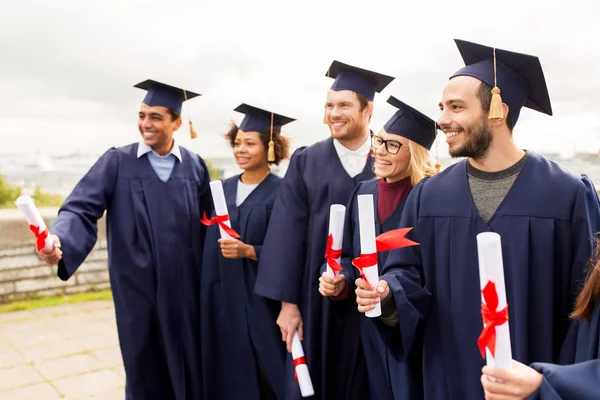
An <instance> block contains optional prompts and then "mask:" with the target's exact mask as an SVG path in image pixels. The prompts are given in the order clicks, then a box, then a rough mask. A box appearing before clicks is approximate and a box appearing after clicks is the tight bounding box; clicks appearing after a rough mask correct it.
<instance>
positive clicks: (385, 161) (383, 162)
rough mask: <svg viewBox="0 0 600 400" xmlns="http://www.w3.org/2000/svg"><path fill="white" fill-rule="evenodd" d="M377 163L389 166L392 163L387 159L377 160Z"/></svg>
mask: <svg viewBox="0 0 600 400" xmlns="http://www.w3.org/2000/svg"><path fill="white" fill-rule="evenodd" d="M377 165H381V166H383V167H389V166H391V165H392V163H391V162H390V161H387V160H377Z"/></svg>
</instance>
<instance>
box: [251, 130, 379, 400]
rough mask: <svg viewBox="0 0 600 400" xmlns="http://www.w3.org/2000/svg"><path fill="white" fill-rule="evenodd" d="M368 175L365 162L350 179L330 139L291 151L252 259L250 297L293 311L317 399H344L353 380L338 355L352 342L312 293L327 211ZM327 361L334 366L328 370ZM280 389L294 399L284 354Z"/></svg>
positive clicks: (316, 285)
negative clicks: (262, 238)
mask: <svg viewBox="0 0 600 400" xmlns="http://www.w3.org/2000/svg"><path fill="white" fill-rule="evenodd" d="M373 176H374V175H373V171H372V160H371V159H370V158H369V159H368V160H367V162H366V163H365V168H364V169H363V171H362V172H361V173H360V174H358V175H357V176H355V177H353V178H352V177H350V176H349V175H348V173H347V172H346V170H345V169H344V167H343V165H342V163H341V161H340V159H339V157H338V155H337V152H336V150H335V147H334V144H333V139H332V138H328V139H325V140H322V141H320V142H317V143H315V144H313V145H312V146H309V147H302V148H300V149H298V150H296V151H295V152H294V154H293V155H292V158H291V160H290V165H289V167H288V170H287V172H286V175H285V177H284V178H283V181H282V184H281V188H280V189H279V193H278V195H277V198H276V200H275V205H274V207H273V215H272V218H271V223H270V224H269V228H268V230H267V235H266V238H265V242H264V246H263V249H264V251H265V253H266V254H268V256H264V257H262V258H261V259H260V260H259V265H258V276H257V279H256V287H255V293H256V294H258V295H260V296H264V297H268V298H270V299H274V300H278V301H285V302H289V303H294V304H297V305H298V307H299V309H300V312H301V314H302V321H303V324H304V325H303V326H304V341H303V343H302V345H303V348H304V352H305V355H306V359H307V364H308V368H309V371H310V374H311V379H312V383H313V386H314V389H315V396H314V398H317V399H335V398H345V399H350V397H348V396H345V395H344V393H350V392H351V391H350V390H349V389H348V388H349V386H350V385H351V384H353V383H354V381H351V380H349V379H348V377H349V376H351V372H349V371H351V370H352V369H353V368H354V366H352V365H351V360H350V361H348V362H346V360H345V359H344V358H343V357H344V356H345V354H346V353H345V351H343V349H345V346H346V341H347V340H350V342H352V341H353V339H352V336H354V333H352V332H349V331H348V330H345V325H344V323H345V321H344V320H342V319H340V318H337V317H335V316H334V317H332V313H331V306H330V305H329V302H328V301H325V300H324V299H323V297H322V296H321V294H320V293H319V276H320V269H321V265H322V264H323V260H324V257H325V247H326V244H327V234H328V215H329V207H330V205H331V204H346V203H347V202H348V200H349V198H350V196H351V194H352V191H353V190H354V188H355V187H356V185H357V184H358V183H359V182H361V181H364V180H367V179H371V178H373ZM346 336H349V337H346ZM325 351H326V354H327V357H325V356H324V355H325ZM329 360H333V361H334V365H332V366H331V368H329V367H328V363H330V361H329ZM286 385H287V388H286V393H287V394H286V396H287V397H286V398H289V399H293V398H300V389H299V387H298V383H297V382H296V380H295V378H294V367H293V363H292V357H291V354H288V355H287V360H286ZM336 396H342V397H336Z"/></svg>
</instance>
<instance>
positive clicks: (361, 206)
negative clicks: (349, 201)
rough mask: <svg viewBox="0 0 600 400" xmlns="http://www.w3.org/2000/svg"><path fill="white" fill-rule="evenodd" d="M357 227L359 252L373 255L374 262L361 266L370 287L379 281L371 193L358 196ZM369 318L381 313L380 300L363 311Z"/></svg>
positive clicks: (374, 286)
mask: <svg viewBox="0 0 600 400" xmlns="http://www.w3.org/2000/svg"><path fill="white" fill-rule="evenodd" d="M358 227H359V229H360V254H361V257H363V256H367V257H368V256H373V255H375V256H373V257H372V258H373V261H374V263H373V264H372V265H369V266H365V267H363V268H362V272H363V274H364V275H365V278H366V279H367V281H368V282H369V284H370V285H371V288H372V289H375V288H376V287H377V284H378V283H379V269H378V267H377V260H378V258H377V244H376V236H375V211H374V207H373V195H372V194H361V195H359V196H358ZM365 315H366V316H367V317H369V318H375V317H379V316H380V315H381V302H377V304H375V308H374V309H372V310H369V311H367V312H366V313H365Z"/></svg>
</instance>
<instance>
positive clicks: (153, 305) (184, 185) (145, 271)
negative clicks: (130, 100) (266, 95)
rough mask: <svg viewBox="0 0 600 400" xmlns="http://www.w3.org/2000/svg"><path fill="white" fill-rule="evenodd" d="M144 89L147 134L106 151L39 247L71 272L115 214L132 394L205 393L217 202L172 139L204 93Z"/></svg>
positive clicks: (62, 271)
mask: <svg viewBox="0 0 600 400" xmlns="http://www.w3.org/2000/svg"><path fill="white" fill-rule="evenodd" d="M135 87H137V88H140V89H144V90H147V91H148V93H147V94H146V97H145V98H144V101H143V103H142V105H141V107H140V110H139V114H138V115H139V117H138V129H139V132H140V135H141V137H142V139H141V141H140V142H139V143H133V144H130V145H128V146H124V147H119V148H114V147H113V148H111V149H109V150H108V151H107V152H106V153H104V155H102V157H100V159H99V160H98V161H97V162H96V163H95V164H94V165H93V166H92V168H91V169H90V170H89V171H88V172H87V173H86V174H85V176H84V177H83V178H82V179H81V180H80V181H79V183H77V185H76V186H75V188H74V189H73V192H72V193H71V194H70V195H69V197H68V198H67V199H66V200H65V202H64V204H63V205H62V207H61V208H60V210H59V213H58V218H57V220H56V223H55V224H54V226H53V227H52V229H51V233H52V236H53V238H54V243H55V246H56V247H55V248H54V249H53V250H42V251H40V252H38V254H39V255H40V257H41V258H42V259H43V260H44V261H46V262H47V263H49V264H56V263H58V276H59V278H60V279H62V280H67V279H69V278H70V277H71V276H72V275H73V274H74V273H75V271H77V269H78V268H79V266H81V264H82V263H83V262H84V260H85V258H86V257H87V255H88V254H89V252H90V250H91V249H92V247H93V246H94V244H95V243H96V239H97V221H98V219H100V218H101V217H102V215H103V214H104V212H105V211H106V212H107V218H106V228H107V241H108V244H107V246H108V268H109V273H110V282H111V289H112V293H113V298H114V302H115V311H116V316H117V328H118V333H119V342H120V345H121V353H122V355H123V364H124V366H125V372H126V374H127V376H126V389H125V391H126V397H127V399H133V400H137V399H157V400H159V399H160V400H164V399H177V400H185V399H198V398H200V397H201V396H202V394H201V393H202V390H201V387H200V384H201V381H202V375H201V372H200V347H199V343H198V338H199V337H200V321H199V315H200V308H199V307H200V296H199V294H200V263H201V261H202V243H203V240H204V233H205V229H204V227H203V226H202V225H201V224H200V219H201V217H202V214H203V212H204V211H205V210H208V212H212V202H211V199H210V192H209V185H208V184H209V176H208V169H207V167H206V165H205V164H204V161H203V160H202V158H200V157H199V156H198V155H196V154H194V153H192V152H191V151H189V150H187V149H185V148H183V147H181V146H178V145H177V143H175V141H174V139H173V135H174V133H175V131H177V130H178V129H179V127H180V126H181V123H182V120H181V107H182V103H183V102H184V101H185V100H186V99H191V98H193V97H196V96H198V94H196V93H193V92H189V91H184V90H182V89H178V88H175V87H172V86H169V85H165V84H163V83H159V82H155V81H152V80H147V81H144V82H142V83H139V84H138V85H136V86H135ZM190 127H191V121H190ZM192 131H193V128H192ZM192 137H194V135H192Z"/></svg>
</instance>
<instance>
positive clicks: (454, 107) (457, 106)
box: [452, 104, 462, 110]
mask: <svg viewBox="0 0 600 400" xmlns="http://www.w3.org/2000/svg"><path fill="white" fill-rule="evenodd" d="M452 109H453V110H460V109H462V106H459V105H458V104H453V105H452Z"/></svg>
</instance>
